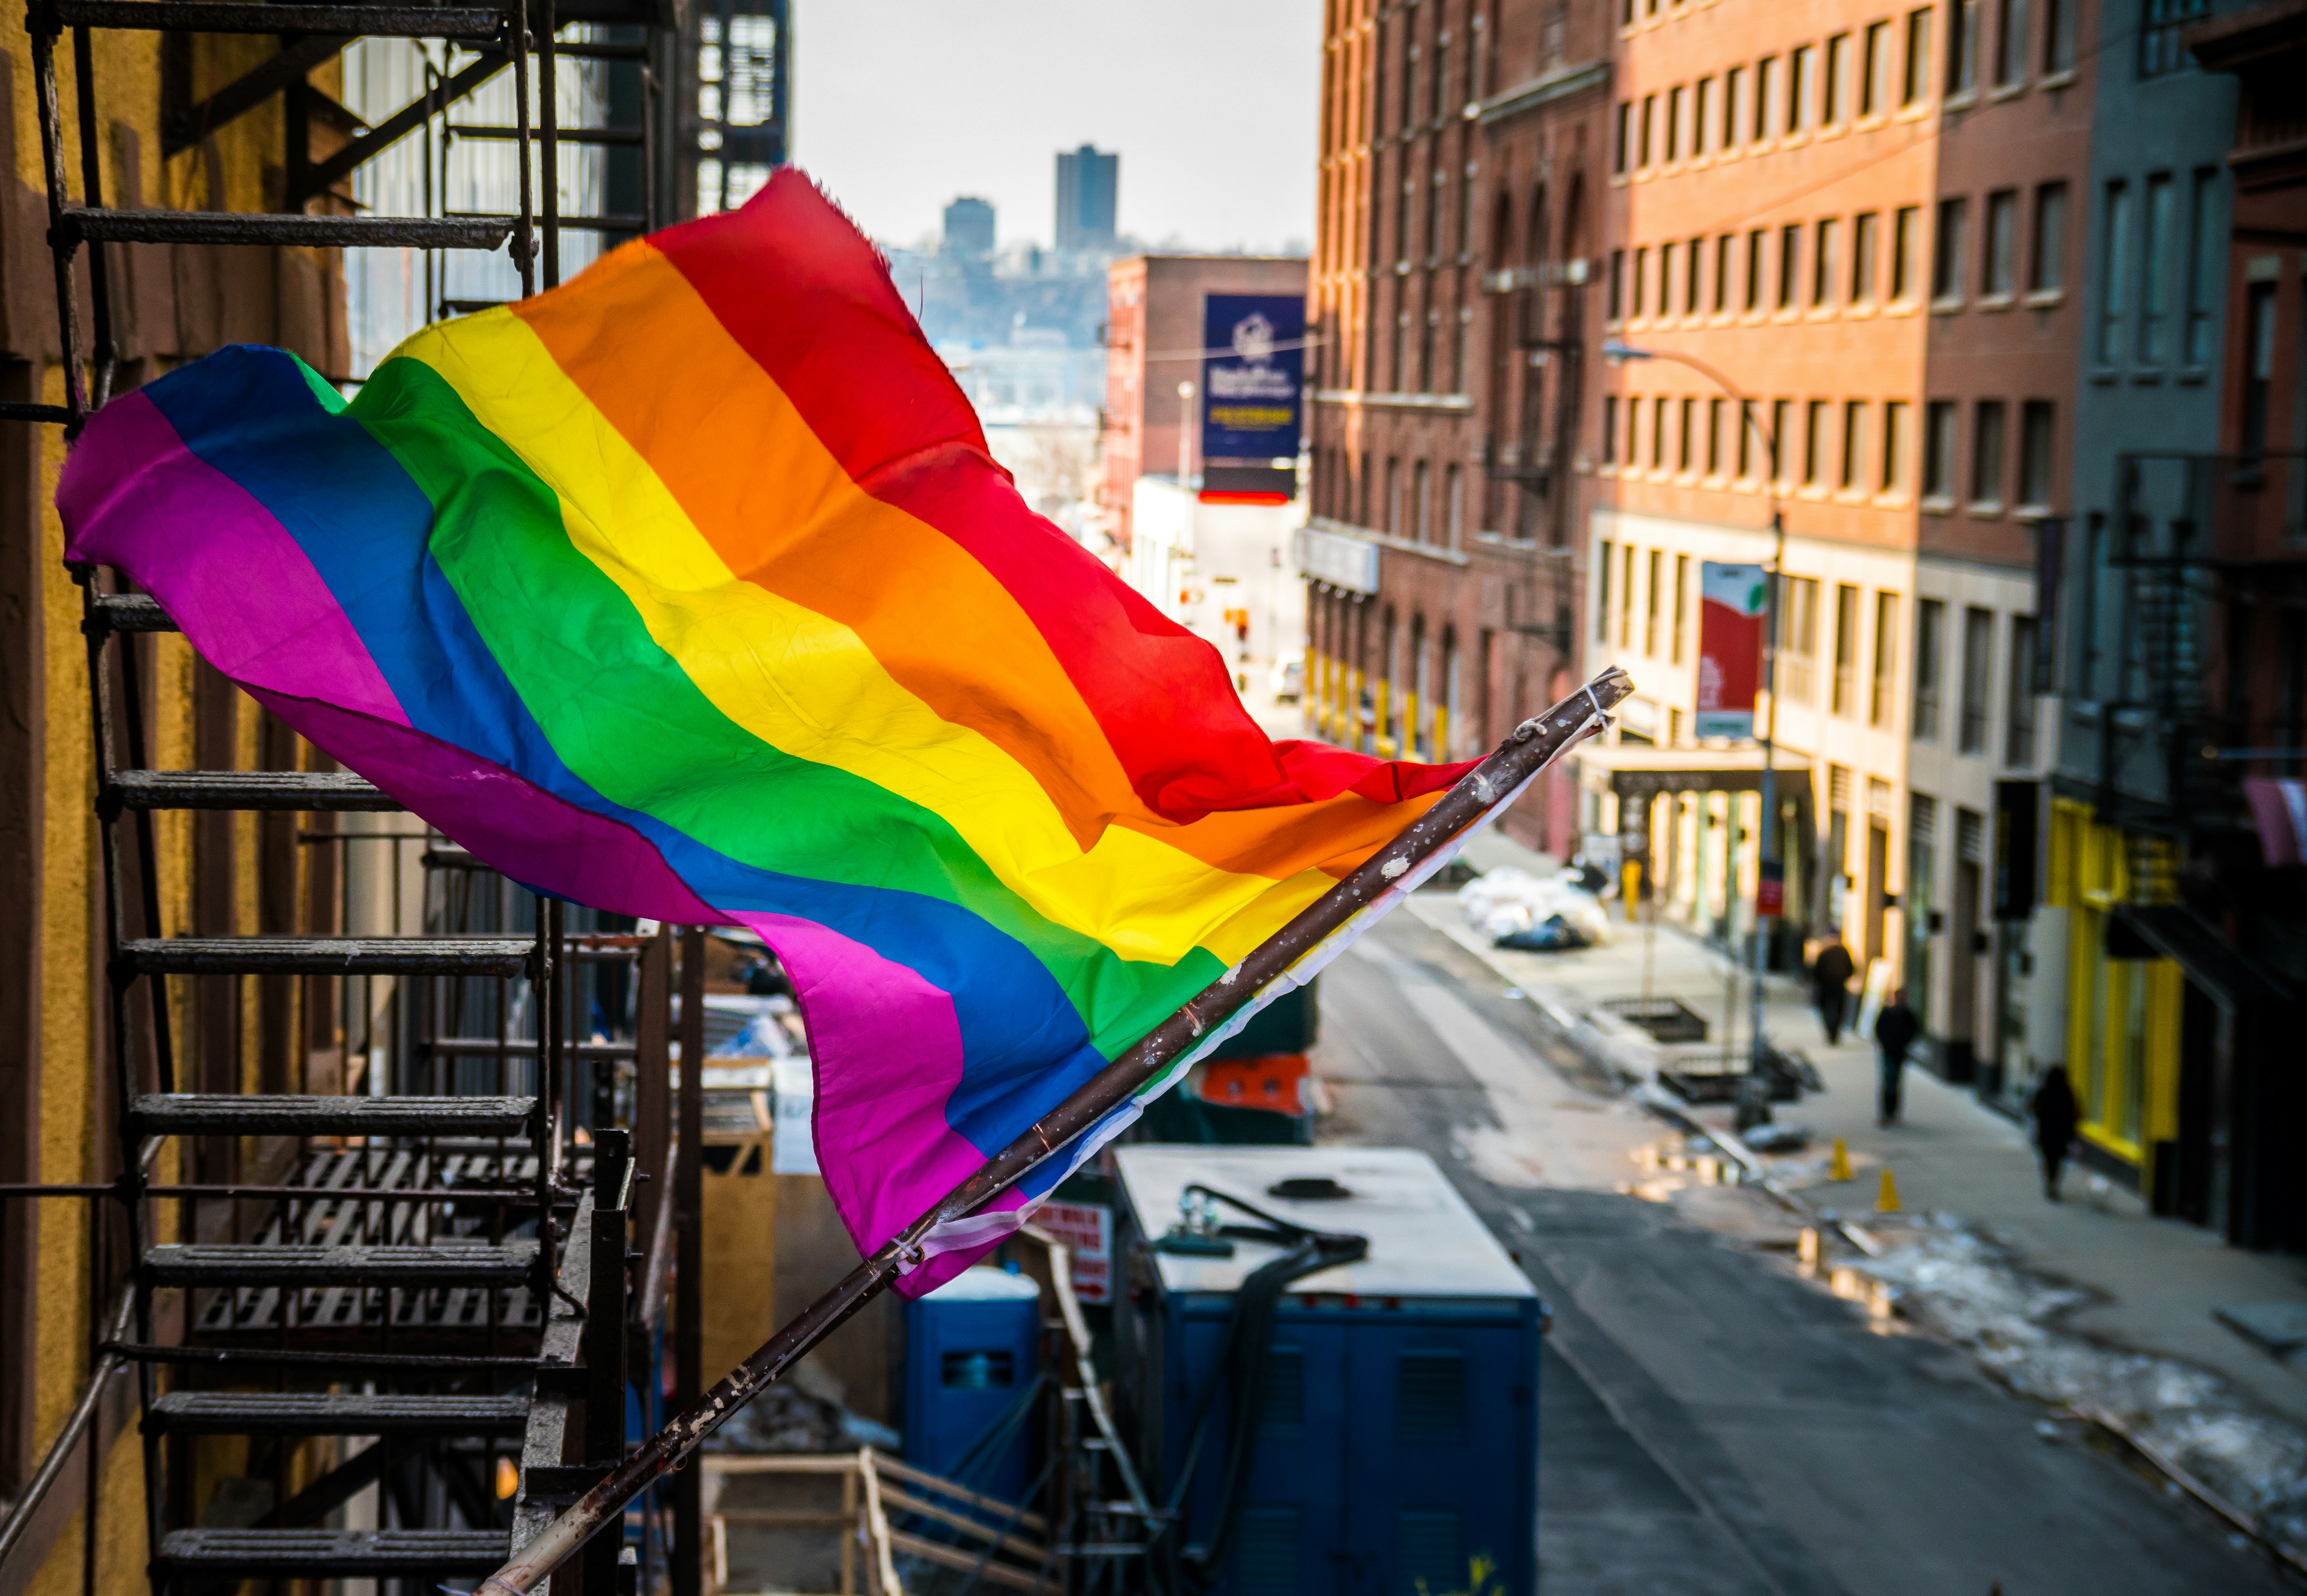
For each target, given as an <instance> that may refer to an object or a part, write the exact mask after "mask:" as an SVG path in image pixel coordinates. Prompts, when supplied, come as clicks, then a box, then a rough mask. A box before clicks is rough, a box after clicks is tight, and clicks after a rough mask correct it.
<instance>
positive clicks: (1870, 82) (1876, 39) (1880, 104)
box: [1858, 22, 1891, 116]
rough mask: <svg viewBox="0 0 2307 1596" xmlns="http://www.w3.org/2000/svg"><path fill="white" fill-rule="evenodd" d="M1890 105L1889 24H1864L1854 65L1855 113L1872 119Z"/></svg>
mask: <svg viewBox="0 0 2307 1596" xmlns="http://www.w3.org/2000/svg"><path fill="white" fill-rule="evenodd" d="M1890 103H1891V24H1890V23H1888V22H1869V23H1867V24H1866V42H1865V47H1864V49H1863V52H1862V54H1861V56H1860V57H1859V63H1858V114H1859V115H1860V116H1875V115H1877V114H1879V113H1880V112H1881V111H1882V109H1883V108H1884V107H1886V106H1888V105H1889V104H1890Z"/></svg>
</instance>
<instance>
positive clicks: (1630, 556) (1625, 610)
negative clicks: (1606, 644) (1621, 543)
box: [1618, 544, 1634, 648]
mask: <svg viewBox="0 0 2307 1596" xmlns="http://www.w3.org/2000/svg"><path fill="white" fill-rule="evenodd" d="M1620 552H1621V553H1622V555H1623V556H1624V558H1625V568H1624V569H1623V570H1622V571H1620V572H1619V579H1618V647H1619V648H1631V647H1633V646H1634V545H1633V544H1628V545H1625V548H1624V549H1623V550H1621V551H1620Z"/></svg>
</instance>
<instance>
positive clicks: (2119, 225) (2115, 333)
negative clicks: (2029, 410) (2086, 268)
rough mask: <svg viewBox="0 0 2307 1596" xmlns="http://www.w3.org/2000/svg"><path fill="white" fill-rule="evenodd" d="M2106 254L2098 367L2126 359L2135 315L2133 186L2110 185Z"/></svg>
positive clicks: (2100, 308) (2099, 321)
mask: <svg viewBox="0 0 2307 1596" xmlns="http://www.w3.org/2000/svg"><path fill="white" fill-rule="evenodd" d="M2105 242H2106V253H2105V257H2104V262H2103V264H2102V266H2101V269H2100V287H2099V307H2098V348H2097V353H2098V363H2099V364H2100V365H2114V363H2115V362H2116V361H2118V360H2121V359H2122V358H2123V317H2125V316H2126V315H2128V314H2130V313H2131V186H2130V184H2126V183H2123V182H2121V181H2117V182H2114V183H2110V184H2107V185H2106V238H2105Z"/></svg>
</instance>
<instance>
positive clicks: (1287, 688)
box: [1274, 659, 1306, 704]
mask: <svg viewBox="0 0 2307 1596" xmlns="http://www.w3.org/2000/svg"><path fill="white" fill-rule="evenodd" d="M1305 691H1306V662H1305V661H1304V660H1302V659H1285V660H1282V661H1281V662H1279V663H1278V664H1276V665H1274V700H1275V702H1277V703H1282V704H1294V703H1296V702H1297V701H1298V700H1299V698H1301V697H1302V696H1304V694H1305Z"/></svg>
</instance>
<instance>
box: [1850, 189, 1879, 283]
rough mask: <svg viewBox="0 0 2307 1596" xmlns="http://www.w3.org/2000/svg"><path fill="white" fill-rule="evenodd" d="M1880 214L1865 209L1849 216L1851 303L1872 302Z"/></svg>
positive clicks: (1877, 265)
mask: <svg viewBox="0 0 2307 1596" xmlns="http://www.w3.org/2000/svg"><path fill="white" fill-rule="evenodd" d="M1879 253H1882V213H1881V212H1880V211H1875V210H1866V211H1862V212H1860V213H1859V214H1858V215H1857V216H1855V217H1852V218H1851V219H1850V303H1851V304H1853V305H1872V304H1874V278H1875V273H1876V271H1877V270H1879V268H1880V262H1878V261H1877V260H1876V259H1875V257H1876V256H1877V255H1878V254H1879Z"/></svg>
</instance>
